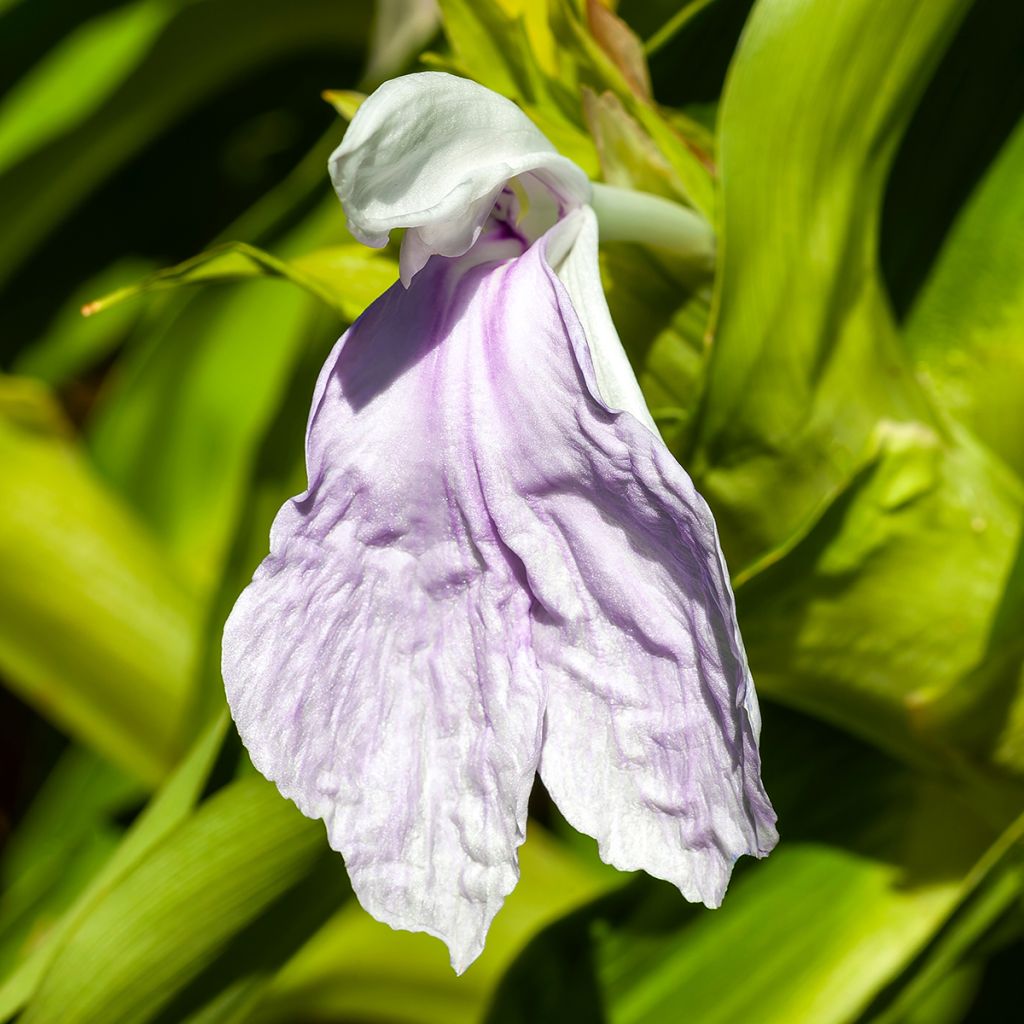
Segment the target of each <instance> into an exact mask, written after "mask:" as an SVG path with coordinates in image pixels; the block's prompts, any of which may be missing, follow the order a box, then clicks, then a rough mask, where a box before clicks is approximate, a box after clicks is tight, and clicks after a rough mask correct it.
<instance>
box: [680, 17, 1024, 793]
mask: <svg viewBox="0 0 1024 1024" xmlns="http://www.w3.org/2000/svg"><path fill="white" fill-rule="evenodd" d="M963 7H964V5H963V4H960V3H954V2H952V0H943V2H939V3H935V4H928V5H927V6H921V5H918V4H914V3H909V2H907V3H900V4H891V5H888V6H887V8H886V10H885V12H884V13H883V12H882V11H881V9H880V8H879V7H878V6H877V5H875V4H872V3H868V2H859V3H858V2H851V3H849V4H845V5H843V7H842V8H841V10H839V11H837V9H836V8H835V7H834V5H832V4H828V3H823V2H819V0H814V2H807V3H803V4H799V5H792V4H786V3H775V2H774V0H766V2H763V3H761V4H760V5H759V6H758V7H757V9H756V10H755V11H754V13H753V15H752V18H751V21H750V23H749V25H748V27H747V31H746V32H745V34H744V37H743V42H742V44H741V47H740V50H739V53H738V54H737V56H736V59H735V61H734V63H733V67H732V72H731V75H730V80H729V85H728V88H727V93H726V96H725V99H724V102H723V109H722V122H721V146H720V153H721V160H722V227H721V232H722V233H721V247H720V250H719V251H720V253H721V254H722V261H721V265H720V272H721V273H720V278H719V282H718V287H719V291H718V295H717V301H718V307H719V315H718V329H717V335H716V337H715V339H714V344H713V346H712V354H711V359H710V363H709V367H708V375H707V384H706V387H705V390H704V392H703V402H702V406H701V410H700V414H699V417H698V423H697V427H696V431H695V434H696V444H695V450H694V452H693V454H692V457H691V458H690V459H689V460H687V461H688V464H689V465H690V467H691V468H692V469H693V471H694V475H695V477H696V479H697V483H698V486H699V487H700V489H701V491H702V493H704V495H705V496H706V497H707V499H708V501H709V504H710V505H711V507H712V509H713V510H714V512H715V514H716V519H717V521H718V524H719V527H720V530H721V533H722V539H723V544H724V546H725V549H726V555H727V557H728V558H729V560H730V563H731V565H732V566H733V569H734V574H735V578H736V582H737V583H738V584H741V585H742V589H741V591H740V596H739V605H740V608H739V611H740V621H741V627H742V629H743V632H744V637H745V640H746V643H747V646H748V651H749V654H750V661H751V667H752V669H753V672H754V677H755V679H757V680H758V684H759V686H761V687H762V688H763V689H764V690H765V691H766V692H768V693H771V694H772V695H773V696H775V697H777V698H779V699H780V700H783V701H785V702H787V703H789V704H793V705H795V706H798V707H800V708H803V709H806V710H810V711H813V712H814V713H815V714H819V715H822V716H824V717H826V718H827V719H828V720H830V721H833V722H837V723H839V724H842V725H843V726H845V727H846V728H848V729H851V730H853V731H855V732H856V733H858V734H859V735H861V736H865V737H870V738H871V739H872V740H873V741H874V742H877V743H879V744H881V745H882V746H884V747H885V748H886V749H888V750H890V751H893V752H896V753H898V754H899V755H900V756H902V757H905V758H907V759H909V760H911V761H915V762H918V763H921V762H929V763H932V764H935V763H937V762H938V763H941V764H942V766H943V768H944V769H945V770H955V771H957V772H959V773H961V774H964V775H965V776H974V775H977V774H978V773H980V774H985V773H989V774H993V771H992V769H993V767H994V766H993V764H992V754H993V752H992V751H991V750H990V751H982V752H978V751H977V750H976V749H975V750H973V751H968V750H966V749H964V748H963V747H962V746H961V745H960V744H958V743H956V742H954V741H953V740H952V734H951V733H950V731H949V730H948V726H949V722H948V719H947V720H946V721H945V722H941V723H940V718H942V717H943V716H942V715H940V713H939V708H940V706H942V705H943V704H945V702H946V701H947V700H948V698H949V696H950V694H952V693H955V692H960V693H963V695H964V696H968V693H967V692H965V691H969V690H970V689H971V688H972V687H974V686H975V685H976V682H975V680H976V672H977V667H978V663H979V660H980V659H982V658H983V657H987V656H993V655H994V656H998V654H999V652H998V651H992V650H991V649H990V647H989V634H990V630H991V628H992V625H993V623H994V621H995V616H996V614H997V611H998V608H999V604H1000V601H1001V598H1002V588H1003V586H1004V584H1005V581H1006V579H1007V577H1008V575H1009V572H1010V570H1011V567H1012V564H1013V556H1014V551H1015V550H1016V546H1017V538H1018V536H1019V531H1020V525H1021V519H1022V511H1024V491H1022V488H1021V486H1020V482H1019V481H1018V480H1017V479H1015V478H1014V477H1013V475H1012V474H1011V473H1009V472H1008V471H1006V470H1005V468H1004V467H1003V466H1002V465H1001V464H1000V463H999V462H998V461H997V460H996V459H994V458H992V457H991V456H990V455H989V453H988V452H987V451H986V450H985V449H984V448H982V447H981V446H979V445H978V444H977V443H976V442H975V441H974V440H973V439H972V437H971V436H970V435H969V434H967V433H966V432H965V431H963V430H962V429H960V430H958V429H955V428H954V427H952V426H950V425H949V424H948V419H947V417H946V416H944V415H943V414H942V413H941V412H936V411H935V410H934V409H933V406H932V404H931V402H930V401H929V400H928V398H927V396H926V394H925V393H924V391H923V390H922V389H921V387H920V385H919V384H918V382H917V381H916V379H915V378H914V376H913V374H912V372H911V370H910V368H909V366H908V365H907V364H906V358H905V355H906V353H905V349H904V347H903V344H902V341H901V339H900V338H899V336H898V335H897V333H896V329H895V326H894V324H893V321H892V317H891V315H890V313H889V310H888V307H887V304H886V301H885V296H884V292H883V289H882V287H881V284H880V279H879V272H878V266H877V260H876V252H875V250H876V244H877V243H876V235H877V224H878V219H879V210H880V204H881V196H882V190H883V186H884V180H885V179H884V175H885V171H886V169H887V167H888V164H889V161H890V158H891V155H892V152H893V150H894V148H895V146H896V144H897V143H898V141H899V137H900V133H901V131H902V128H903V126H904V125H905V124H906V122H907V120H908V118H909V116H910V114H911V112H912V109H913V104H914V102H915V101H916V98H917V96H918V95H919V94H920V92H921V90H922V89H923V88H924V85H925V84H926V82H927V80H928V75H929V73H930V71H931V69H932V68H933V67H934V65H935V63H936V61H937V59H938V57H939V56H940V54H941V52H942V49H943V47H944V46H945V45H946V43H947V42H948V40H949V38H950V36H951V35H952V33H953V30H954V29H955V27H956V25H957V23H958V19H959V17H960V15H961V14H962V9H963ZM783 69H785V73H783ZM766 146H767V149H765V147H766ZM755 154H757V155H755ZM759 575H760V576H761V578H760V579H758V578H757V577H758V576H759ZM980 692H981V691H980V690H979V691H978V693H979V695H980ZM967 703H968V704H970V703H973V701H971V700H970V699H968V700H967ZM977 781H979V782H980V780H977ZM997 802H998V801H997Z"/></svg>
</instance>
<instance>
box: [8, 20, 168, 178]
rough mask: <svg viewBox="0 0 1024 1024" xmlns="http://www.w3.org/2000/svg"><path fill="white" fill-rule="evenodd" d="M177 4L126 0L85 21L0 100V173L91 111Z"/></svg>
mask: <svg viewBox="0 0 1024 1024" xmlns="http://www.w3.org/2000/svg"><path fill="white" fill-rule="evenodd" d="M178 6H179V5H178V4H176V3H174V2H172V0H143V2H142V3H134V4H126V5H124V6H123V7H118V8H115V9H114V10H112V11H108V12H106V13H104V14H102V15H100V16H99V17H96V18H93V19H92V20H91V21H88V22H86V23H85V24H84V25H83V26H81V27H80V28H77V29H75V30H74V31H73V32H71V33H70V34H69V35H67V36H66V37H65V38H64V39H62V40H61V41H60V43H59V44H58V45H57V46H56V47H54V49H53V50H51V51H50V52H49V53H48V54H46V56H45V57H44V59H43V60H42V61H40V62H39V63H38V64H36V65H35V66H34V67H33V68H32V69H31V71H30V72H29V73H28V74H27V75H26V76H25V77H24V78H22V79H21V80H20V81H18V82H17V84H16V85H15V86H14V88H13V89H11V90H10V91H9V92H8V93H7V95H6V96H4V98H3V102H2V104H0V173H2V172H3V171H5V170H6V169H7V168H8V167H10V166H11V165H12V164H14V163H16V162H17V161H18V160H20V159H23V158H24V156H25V155H26V154H28V153H30V152H31V151H33V150H35V149H38V148H39V147H40V146H41V145H43V144H44V143H46V142H48V141H50V140H51V139H53V138H55V137H56V136H59V135H60V134H61V133H62V132H64V131H66V130H67V129H69V128H71V127H73V126H74V124H75V122H76V121H79V120H82V119H83V118H85V117H87V116H88V115H89V114H91V113H92V112H93V111H95V110H96V109H97V108H98V107H99V106H100V105H101V104H102V103H103V101H104V100H105V99H107V97H108V96H109V95H110V93H111V92H112V91H113V90H114V89H115V88H116V87H117V85H118V84H119V83H120V82H121V81H122V80H123V79H124V78H125V77H126V76H127V75H128V73H129V72H131V71H132V70H134V69H135V68H136V67H137V66H138V65H139V63H140V61H141V60H142V59H143V58H144V57H145V54H146V51H147V50H148V49H149V47H150V46H151V44H152V43H153V40H154V39H155V38H156V36H157V35H158V34H159V33H160V31H161V30H162V29H163V28H164V26H165V25H166V24H167V22H168V21H169V20H170V18H171V17H172V15H173V14H174V12H175V9H176V8H177V7H178Z"/></svg>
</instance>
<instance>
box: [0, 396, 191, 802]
mask: <svg viewBox="0 0 1024 1024" xmlns="http://www.w3.org/2000/svg"><path fill="white" fill-rule="evenodd" d="M26 406H28V407H30V408H32V409H34V410H36V412H35V413H34V414H33V415H34V416H35V419H34V425H30V421H29V420H28V419H27V418H26V413H25V407H26ZM12 408H16V409H20V411H19V412H17V413H16V414H12V412H11V409H12ZM52 410H53V406H52V403H51V402H50V401H49V399H48V397H47V395H46V394H45V392H43V391H42V390H37V389H35V388H33V387H31V386H30V385H29V383H27V382H19V381H18V380H17V379H12V378H7V379H6V380H4V381H3V386H2V390H0V412H2V413H3V414H0V465H3V467H4V472H3V474H0V669H2V671H3V675H4V678H5V680H6V682H7V683H8V685H10V686H11V687H12V688H13V689H15V690H16V692H18V693H19V694H20V695H21V696H22V698H23V699H24V700H26V701H28V702H29V703H31V704H33V705H34V706H35V707H36V708H37V709H38V710H39V711H40V712H41V713H43V714H44V715H46V716H47V717H49V718H51V719H52V720H53V721H55V722H57V723H59V724H61V725H62V726H63V727H64V728H66V729H68V730H69V731H70V732H71V733H72V734H73V735H76V736H78V737H79V738H80V739H81V740H82V741H83V742H85V743H86V744H88V745H90V746H92V747H93V748H94V749H96V750H98V751H100V752H101V753H104V754H105V755H107V756H108V757H110V758H111V759H112V760H114V761H116V762H117V763H119V764H121V765H123V766H124V767H125V768H127V769H128V770H129V771H131V772H134V773H136V774H138V775H139V776H140V777H141V778H143V779H146V780H149V781H151V782H152V781H156V780H157V779H159V778H161V777H162V775H163V773H164V772H165V771H166V769H167V768H168V767H169V765H170V764H171V763H172V762H173V760H174V758H175V757H176V755H177V754H178V752H179V751H180V744H181V739H182V737H181V735H180V728H181V725H182V718H181V715H182V711H183V709H184V700H185V695H186V692H187V687H188V672H189V666H190V665H191V663H192V657H193V655H194V644H195V638H196V626H197V623H196V612H197V609H196V607H195V604H194V602H193V600H192V597H191V595H190V592H189V590H188V588H187V587H186V586H185V585H184V584H183V583H182V582H181V580H180V579H179V578H178V577H177V576H176V574H175V573H174V571H173V569H172V568H171V567H170V566H169V565H168V563H167V560H166V559H165V558H164V556H163V553H162V552H161V551H160V550H159V549H158V548H157V546H156V545H155V544H154V542H153V539H152V538H151V536H150V535H149V534H148V533H147V531H146V530H145V529H144V528H143V527H142V526H141V525H140V524H139V522H138V521H137V519H136V518H135V517H134V516H133V515H132V513H131V511H130V510H129V509H128V508H126V507H125V506H124V504H123V503H122V502H120V501H119V500H118V499H117V497H116V496H115V495H114V494H112V493H110V491H109V490H108V489H107V488H105V487H104V486H103V484H102V483H101V481H99V480H98V479H97V478H96V476H95V474H94V473H93V471H92V470H91V468H90V467H89V465H88V462H87V460H86V459H85V457H84V456H83V454H82V453H81V452H80V451H79V449H78V446H77V444H76V443H75V442H74V441H73V440H72V439H71V438H70V437H69V436H68V434H67V433H64V432H61V431H60V430H58V429H56V428H53V427H51V426H41V424H44V423H47V422H50V423H59V414H58V413H55V412H53V411H52Z"/></svg>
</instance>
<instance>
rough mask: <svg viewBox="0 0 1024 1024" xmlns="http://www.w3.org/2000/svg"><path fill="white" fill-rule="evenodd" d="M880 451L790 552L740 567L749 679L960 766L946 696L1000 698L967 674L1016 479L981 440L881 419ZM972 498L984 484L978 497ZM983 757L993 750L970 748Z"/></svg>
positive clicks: (1008, 538)
mask: <svg viewBox="0 0 1024 1024" xmlns="http://www.w3.org/2000/svg"><path fill="white" fill-rule="evenodd" d="M874 444H875V446H876V447H875V452H874V454H873V456H872V458H871V460H870V461H869V462H868V464H867V465H866V466H865V467H864V468H863V469H862V470H861V472H860V473H859V474H858V476H857V477H856V478H855V480H854V481H853V483H852V484H851V485H850V486H849V487H848V488H846V489H844V490H843V491H842V492H841V493H840V494H839V496H838V497H837V498H836V500H835V501H834V502H833V503H832V504H830V505H829V507H828V509H827V510H826V511H825V513H824V514H823V515H822V517H821V518H820V519H819V520H818V521H817V523H815V525H814V527H813V528H812V529H811V530H810V531H809V532H808V533H807V535H806V536H805V537H803V538H802V539H801V540H800V541H799V543H797V544H796V545H795V546H794V547H793V548H792V549H791V550H789V551H788V552H786V553H785V557H782V558H781V559H777V558H775V557H774V556H773V557H772V558H770V559H769V560H767V561H766V562H765V563H762V564H760V565H758V566H755V567H754V569H753V570H752V574H751V576H749V577H746V576H741V577H740V580H739V584H740V585H739V586H738V589H737V608H738V612H739V616H740V625H741V628H742V630H743V637H744V641H745V643H746V646H747V652H748V656H749V658H750V663H751V667H752V670H753V672H754V676H755V679H756V680H757V684H758V688H759V689H760V690H761V691H762V692H764V693H767V694H770V695H772V696H773V697H775V698H777V699H781V700H784V701H785V702H786V703H788V704H792V705H795V706H798V707H800V708H803V709H804V710H807V711H811V712H813V713H815V714H817V715H820V716H822V717H823V718H826V719H828V720H829V721H832V722H835V723H837V724H841V725H845V726H846V727H847V728H850V729H853V730H854V731H856V732H858V733H860V734H861V735H863V736H866V737H869V738H870V739H872V740H873V741H874V742H876V743H879V744H880V745H882V746H883V747H885V748H887V749H888V750H890V751H893V752H895V753H898V754H899V755H900V756H903V757H906V758H908V759H910V760H916V761H921V760H925V759H928V758H939V759H942V760H944V761H945V762H947V767H949V766H953V765H956V766H957V767H959V761H960V759H961V757H962V756H963V755H964V754H966V753H967V751H968V750H969V749H970V748H969V747H967V746H966V745H964V746H960V745H959V744H958V745H957V747H958V748H959V749H957V748H953V747H951V746H950V745H951V744H952V743H953V740H952V737H951V736H950V735H949V733H948V731H947V730H948V728H949V722H948V719H949V713H948V711H947V710H945V705H946V703H947V702H948V701H949V700H950V699H953V698H954V697H955V700H956V702H957V703H958V704H965V705H968V706H971V705H973V704H974V703H975V702H976V701H978V700H981V701H982V702H983V706H985V707H987V709H988V710H989V712H990V713H991V714H993V715H995V716H996V718H1001V712H1000V710H999V709H1000V708H1001V707H1002V704H1001V703H993V702H991V701H987V700H985V698H986V696H987V695H988V691H987V690H986V689H985V688H983V687H981V686H979V685H978V683H977V681H975V680H973V679H972V676H973V674H974V672H975V670H976V666H977V665H978V664H979V663H980V662H982V661H983V660H984V659H986V658H987V657H990V656H991V655H992V654H993V653H998V652H992V651H991V650H990V634H991V630H992V627H993V624H994V622H995V621H996V616H997V614H998V608H999V602H1000V595H1001V593H1002V588H1003V586H1004V585H1005V581H1006V579H1007V575H1008V574H1009V572H1010V569H1011V567H1012V564H1013V556H1014V552H1015V550H1016V546H1017V542H1018V537H1019V533H1020V522H1021V508H1022V503H1024V488H1022V487H1021V485H1020V483H1019V481H1018V480H1017V479H1016V478H1015V477H1014V476H1013V475H1012V474H1011V473H1010V472H1009V471H1008V470H1007V469H1006V468H1005V467H1003V466H1002V465H1001V464H1000V463H999V462H998V461H997V460H996V459H995V458H993V457H991V456H990V455H989V454H988V453H987V452H986V450H985V449H984V448H982V447H981V446H980V445H978V444H977V443H972V442H971V440H970V438H969V437H967V436H963V435H961V436H959V437H958V443H956V444H955V445H954V446H952V447H947V444H946V442H945V440H944V439H943V438H942V437H941V436H940V435H939V434H937V433H934V432H931V431H929V430H927V429H925V428H924V427H922V426H920V425H896V424H882V425H881V426H880V427H879V430H878V432H877V434H876V435H875V439H874ZM979 495H985V502H984V505H982V503H981V502H980V501H979ZM971 754H972V756H974V757H975V758H977V760H978V762H980V763H979V764H977V766H976V767H977V768H978V769H980V768H981V765H982V764H983V763H984V761H985V760H986V759H987V757H988V756H989V755H990V754H991V751H984V750H980V751H979V750H977V749H974V750H972V751H971Z"/></svg>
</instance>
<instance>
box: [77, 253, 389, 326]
mask: <svg viewBox="0 0 1024 1024" xmlns="http://www.w3.org/2000/svg"><path fill="white" fill-rule="evenodd" d="M253 277H279V278H283V279H284V280H286V281H291V282H292V284H296V285H298V286H299V287H300V288H304V289H305V290H306V291H308V292H309V293H310V294H311V295H314V296H316V298H318V299H320V300H321V301H322V302H324V303H326V304H327V305H328V306H329V307H330V308H332V309H334V310H336V311H337V312H338V313H339V315H340V316H341V317H343V318H345V319H348V320H354V319H355V318H356V317H357V316H358V315H359V314H360V313H361V312H362V311H363V310H364V309H365V308H366V307H367V305H369V303H370V302H372V301H373V299H375V298H376V297H377V296H378V295H380V294H381V293H382V292H383V291H385V290H386V289H387V288H388V287H389V286H390V285H392V284H394V282H395V281H396V280H398V268H397V266H396V265H395V263H394V261H393V260H390V259H388V258H386V257H383V256H381V255H380V252H379V250H376V249H368V248H367V247H366V246H365V245H339V246H333V247H331V248H328V249H319V250H315V251H314V252H311V253H307V254H306V255H304V256H300V257H297V258H296V259H294V260H281V259H278V258H277V257H276V256H273V255H272V254H271V253H269V252H265V251H263V250H262V249H259V248H257V247H256V246H254V245H247V244H246V243H245V242H228V243H226V244H224V245H219V246H217V247H216V248H215V249H211V250H209V251H208V252H204V253H201V254H200V255H198V256H193V257H192V258H191V259H188V260H185V261H184V262H183V263H179V264H178V265H177V266H174V267H168V268H167V269H166V270H159V271H157V272H156V273H155V274H152V275H150V276H149V277H147V278H145V279H144V280H142V281H139V282H138V283H136V284H130V285H125V286H124V287H122V288H118V289H117V290H115V291H113V292H110V293H109V294H108V295H104V296H102V297H101V298H98V299H95V300H94V301H92V302H88V303H86V304H85V305H84V306H83V307H82V313H83V315H85V316H93V315H94V314H96V313H102V312H104V311H105V310H108V309H110V308H111V307H112V306H116V305H118V304H120V303H122V302H124V301H125V300H126V299H132V298H135V297H136V296H139V295H143V294H145V293H146V292H152V291H162V290H167V289H173V288H180V287H182V286H184V285H201V284H209V283H210V282H215V281H239V280H246V279H248V278H253Z"/></svg>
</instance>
